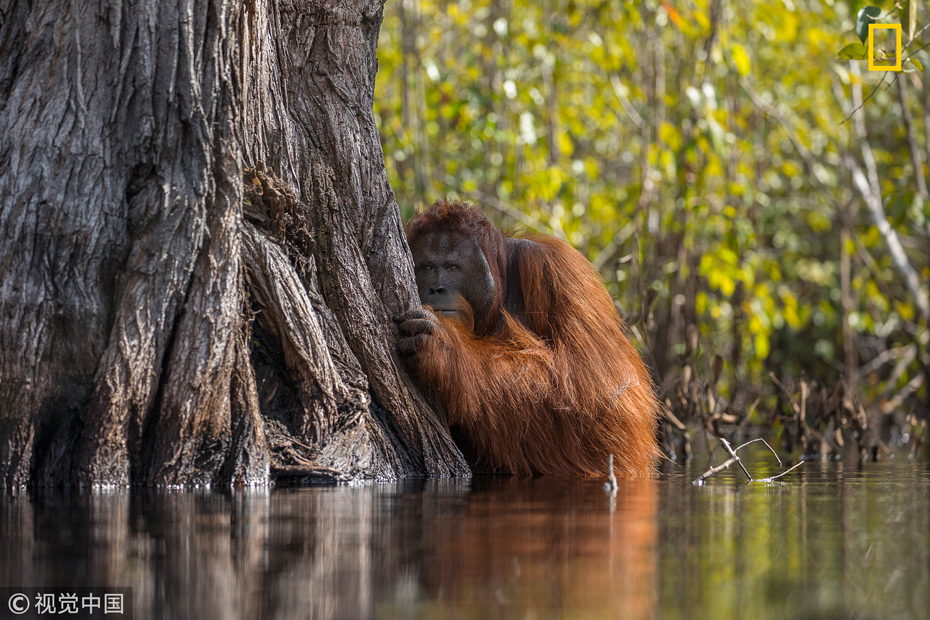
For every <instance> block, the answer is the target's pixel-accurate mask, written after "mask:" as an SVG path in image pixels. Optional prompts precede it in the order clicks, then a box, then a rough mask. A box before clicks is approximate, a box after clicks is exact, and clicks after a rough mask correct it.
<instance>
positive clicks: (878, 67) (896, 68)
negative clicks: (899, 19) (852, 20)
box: [866, 24, 903, 71]
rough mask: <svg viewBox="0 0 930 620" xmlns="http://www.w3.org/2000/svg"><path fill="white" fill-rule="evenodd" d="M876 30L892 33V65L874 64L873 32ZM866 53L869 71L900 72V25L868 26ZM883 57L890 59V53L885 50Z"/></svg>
mask: <svg viewBox="0 0 930 620" xmlns="http://www.w3.org/2000/svg"><path fill="white" fill-rule="evenodd" d="M876 30H893V31H894V64H893V65H878V64H875V31H876ZM866 49H867V51H868V59H869V71H900V70H901V52H902V51H903V50H902V49H901V24H869V43H868V47H867V48H866ZM884 56H885V57H886V58H890V57H891V52H889V51H887V50H885V53H884Z"/></svg>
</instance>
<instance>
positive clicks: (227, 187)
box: [0, 0, 467, 487]
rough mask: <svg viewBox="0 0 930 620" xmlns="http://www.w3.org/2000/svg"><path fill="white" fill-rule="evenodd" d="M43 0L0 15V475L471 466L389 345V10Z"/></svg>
mask: <svg viewBox="0 0 930 620" xmlns="http://www.w3.org/2000/svg"><path fill="white" fill-rule="evenodd" d="M46 4H48V3H46ZM51 4H52V5H58V6H57V7H56V6H46V5H43V6H42V7H39V6H35V7H31V8H30V6H29V5H17V8H16V9H15V11H13V12H11V13H9V14H8V15H6V16H5V19H4V23H3V24H2V25H0V40H2V41H4V42H5V48H6V49H7V50H18V51H17V52H14V53H6V54H4V55H3V56H2V58H0V153H2V154H3V155H2V158H3V162H4V168H5V172H4V174H3V175H2V176H0V239H3V243H2V244H0V479H2V483H0V486H7V487H9V486H18V485H22V484H26V483H28V482H30V481H34V482H38V483H43V484H50V483H57V482H72V483H79V484H93V485H99V484H117V485H122V484H127V483H130V482H149V483H157V484H186V483H192V482H199V483H230V482H236V483H243V484H255V483H263V482H266V481H267V480H268V472H269V466H272V467H284V466H288V465H294V464H295V462H296V463H297V464H298V465H302V466H304V467H305V468H307V469H311V470H312V469H314V468H317V467H323V466H328V467H337V468H338V469H340V470H341V473H340V474H333V475H344V476H352V477H354V476H365V475H380V476H384V475H386V476H394V475H406V474H422V473H462V472H465V471H467V470H466V468H465V465H464V462H463V461H462V460H461V457H460V455H459V454H458V451H457V450H456V448H455V446H454V445H453V444H452V443H451V440H450V439H449V436H448V433H447V432H446V431H445V430H444V428H443V427H442V425H441V424H440V423H439V421H438V420H437V418H436V417H435V415H434V414H433V413H432V412H431V411H430V410H429V408H428V407H427V405H426V404H425V403H424V401H423V399H422V398H421V397H420V396H419V395H418V393H417V392H416V391H415V390H413V389H411V387H410V386H411V384H410V381H409V379H408V377H407V376H406V374H405V373H404V371H403V370H402V365H401V364H399V363H398V361H397V359H396V357H395V355H394V352H393V337H392V331H391V330H392V327H391V325H390V321H389V319H388V317H389V315H390V314H392V313H395V312H398V311H401V310H402V309H404V308H406V307H408V306H410V305H416V304H417V303H418V302H417V299H416V293H415V291H414V290H413V287H412V285H411V283H412V280H413V278H412V270H411V265H410V260H409V253H408V250H407V248H406V246H405V243H404V241H403V235H402V230H401V224H400V221H399V214H398V212H397V207H396V204H395V202H394V199H393V194H392V193H391V190H390V188H389V187H388V184H387V177H386V174H385V171H384V162H383V156H382V154H381V148H380V144H379V141H378V134H377V131H376V128H375V125H374V117H373V114H372V96H373V85H374V76H375V72H376V69H377V63H376V60H375V47H376V44H377V37H378V30H379V27H380V23H381V5H380V3H378V2H371V3H368V2H366V1H365V0H359V1H357V2H345V3H342V4H340V5H338V6H334V5H332V4H329V3H325V4H324V3H322V2H318V1H310V2H304V1H299V0H285V1H284V2H277V3H269V2H266V1H264V0H256V1H254V2H246V3H244V4H241V3H234V2H229V1H228V0H213V1H211V2H193V1H191V0H179V2H178V3H177V4H171V5H165V4H163V3H154V2H152V3H147V4H141V5H140V6H134V7H133V9H132V10H127V11H124V12H119V11H114V10H113V9H112V8H111V7H109V8H101V7H97V6H93V5H85V4H80V3H79V4H77V5H74V4H73V3H69V2H65V0H54V1H52V3H51ZM101 16H103V17H101ZM26 59H28V62H27V60H26ZM250 167H256V170H257V171H256V172H250V171H249V170H248V169H249V168H250ZM275 176H277V177H280V179H281V180H280V181H277V180H275ZM244 200H245V201H247V202H248V204H246V215H247V217H248V219H250V220H252V221H253V222H256V224H257V225H258V226H257V227H253V226H251V225H250V224H248V223H246V221H245V219H244V218H243V201H244ZM282 248H284V249H285V250H286V257H285V252H284V251H282ZM285 258H287V260H285ZM253 313H257V317H258V320H257V321H256V322H255V323H254V324H253V323H252V322H251V320H250V317H251V316H252V314H253ZM253 327H254V329H255V330H261V331H262V333H265V334H271V339H270V341H269V342H270V343H271V345H272V346H271V349H273V350H274V351H276V352H277V353H278V354H280V353H282V352H283V356H282V357H281V359H282V360H283V362H282V364H279V365H278V370H279V372H277V373H276V374H275V373H265V374H264V375H262V377H261V378H262V380H263V383H262V384H259V383H258V381H257V379H256V372H255V368H256V367H259V366H261V364H260V363H259V360H256V355H255V351H256V350H255V343H256V339H255V338H253V335H252V334H253ZM256 334H258V332H256ZM262 351H263V355H264V356H265V357H266V358H268V359H272V358H273V357H274V355H273V354H272V353H269V349H263V350H262ZM259 357H261V356H259ZM250 359H251V360H252V363H250ZM269 365H270V366H274V365H273V364H269ZM288 390H291V391H293V392H294V393H295V394H296V395H297V396H296V398H295V399H293V402H291V403H290V404H289V405H288V406H281V407H278V408H277V410H276V411H275V415H276V416H277V417H275V418H274V419H272V418H271V417H269V411H268V404H269V403H274V402H278V404H280V402H279V401H280V399H278V401H275V398H276V396H275V395H276V394H278V393H279V391H281V392H282V393H283V392H287V391H288ZM260 395H262V401H261V402H260V401H259V396H260ZM259 408H261V411H259ZM272 417H274V416H272ZM288 441H289V442H291V445H292V446H297V448H293V449H290V451H288V450H284V449H281V448H280V446H281V445H283V443H287V442H288ZM295 454H299V456H300V457H301V458H297V459H296V461H295V459H292V458H290V457H287V455H295ZM295 458H296V457H295Z"/></svg>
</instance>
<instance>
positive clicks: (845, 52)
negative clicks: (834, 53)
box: [840, 43, 869, 60]
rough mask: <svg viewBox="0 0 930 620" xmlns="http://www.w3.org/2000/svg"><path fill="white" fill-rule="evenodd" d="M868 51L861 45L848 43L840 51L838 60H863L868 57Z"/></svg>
mask: <svg viewBox="0 0 930 620" xmlns="http://www.w3.org/2000/svg"><path fill="white" fill-rule="evenodd" d="M868 53H869V52H868V50H866V49H865V46H864V45H863V44H862V43H850V44H849V45H847V46H846V47H844V48H843V49H841V50H840V58H845V59H847V60H865V59H866V57H867V56H868Z"/></svg>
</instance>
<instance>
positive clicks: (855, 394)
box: [375, 0, 930, 452]
mask: <svg viewBox="0 0 930 620" xmlns="http://www.w3.org/2000/svg"><path fill="white" fill-rule="evenodd" d="M860 6H861V3H858V2H853V3H851V4H850V3H843V2H833V1H831V0H823V1H821V0H800V1H798V0H795V1H789V2H776V3H772V2H768V1H766V0H758V1H756V0H750V1H748V2H731V1H728V0H687V1H684V2H663V1H653V0H647V1H643V2H604V1H603V0H550V1H547V2H544V3H540V2H531V1H529V0H465V1H462V2H456V3H451V4H449V3H445V2H435V1H434V0H403V1H400V2H396V3H391V4H389V5H387V7H386V18H385V28H384V29H383V31H382V44H381V46H380V49H379V57H380V59H381V67H382V71H383V72H384V75H382V77H381V79H379V81H378V83H377V85H376V100H375V110H376V114H377V116H378V119H379V128H380V130H381V133H382V142H383V144H384V149H385V153H386V155H387V168H388V173H389V177H390V179H391V186H392V187H393V188H394V190H395V192H396V193H397V196H398V201H399V203H400V205H401V209H402V210H407V211H410V210H412V209H413V208H414V207H416V206H417V205H422V204H428V203H430V202H431V201H432V200H434V199H435V198H437V197H441V196H443V195H445V194H447V193H450V192H453V193H457V194H459V195H461V196H463V197H465V198H473V199H475V200H477V201H480V202H482V203H483V204H484V205H486V206H487V207H488V208H490V209H493V210H494V211H495V215H496V217H497V218H498V219H499V220H500V221H501V222H502V223H503V224H504V225H505V226H507V225H517V226H520V227H524V228H528V229H530V230H538V231H540V232H545V233H551V234H555V235H558V236H563V237H564V238H566V239H568V240H569V241H570V242H571V243H572V244H574V245H575V246H577V247H579V248H580V249H582V251H583V252H585V253H586V254H587V256H588V257H589V258H590V259H591V260H592V262H593V263H594V264H595V265H596V266H598V267H599V268H600V270H601V273H602V274H603V275H604V277H605V279H606V280H607V282H608V286H609V287H610V289H611V291H612V293H613V294H614V296H615V298H616V299H618V300H619V302H620V303H621V304H622V306H623V309H624V310H625V314H626V316H627V318H628V319H629V322H630V323H631V324H632V327H633V330H634V334H637V335H638V336H639V339H640V342H641V343H642V344H643V345H644V346H645V350H646V351H647V357H646V359H647V363H649V365H650V366H651V367H652V369H653V371H654V373H655V376H656V380H657V382H658V384H659V386H660V388H661V390H662V396H663V398H664V399H666V400H667V403H668V404H669V406H670V408H671V409H672V410H673V411H674V413H675V414H676V415H677V416H678V417H680V418H681V419H682V420H684V421H686V422H687V421H694V422H700V423H702V424H706V425H707V426H708V427H716V426H717V425H719V424H725V423H744V422H745V423H756V424H763V425H774V426H775V427H776V428H779V429H781V430H783V431H785V432H783V433H782V436H783V438H784V439H785V441H786V445H788V446H791V445H796V442H801V443H804V445H805V449H807V450H809V451H820V450H825V451H827V452H832V451H838V450H839V449H840V448H841V445H840V443H841V442H842V441H843V440H842V435H843V434H842V432H841V431H842V429H844V428H845V429H852V430H862V426H863V425H864V424H868V423H871V425H872V426H873V427H876V428H877V427H880V426H885V427H887V428H888V429H891V430H893V432H894V434H895V436H894V437H892V433H888V432H885V433H883V435H882V439H883V440H884V441H888V440H891V439H901V440H903V439H907V438H909V439H910V440H911V441H912V445H913V446H915V447H916V445H917V444H916V443H913V441H914V437H915V436H916V435H919V434H920V432H919V431H920V428H921V427H922V426H923V425H924V424H925V421H926V418H927V416H928V414H930V406H928V394H930V391H928V388H927V386H928V384H930V381H928V378H930V374H928V372H930V370H928V369H930V352H928V340H930V332H928V329H927V317H926V316H924V313H925V311H924V310H923V308H925V307H926V298H927V282H928V281H930V228H928V224H930V199H928V196H927V195H926V191H925V188H926V186H927V183H926V180H927V178H928V169H927V159H928V155H930V151H928V148H930V147H928V144H930V140H928V136H930V134H928V132H930V86H928V84H930V73H928V71H930V62H928V60H930V56H928V55H927V44H928V43H930V38H928V37H930V30H928V28H927V27H926V26H927V24H928V23H930V13H928V4H927V3H926V2H908V1H905V2H899V3H893V2H886V3H884V4H882V5H881V19H880V21H882V22H883V23H907V24H914V25H915V27H914V28H910V26H909V25H908V26H907V27H906V28H905V29H904V41H903V45H904V48H905V49H904V50H903V53H904V56H905V58H907V59H909V60H908V61H906V62H905V63H904V65H903V67H904V70H905V71H907V72H906V73H903V72H902V73H897V74H895V73H886V72H867V71H866V70H865V69H866V67H865V61H864V60H861V61H852V62H853V64H850V61H849V60H848V59H845V58H840V57H839V52H840V50H842V49H843V48H844V47H845V46H847V45H848V44H850V43H853V42H857V43H858V41H859V40H858V38H857V37H856V32H855V24H856V15H857V12H858V9H859V7H860ZM426 16H428V19H426ZM908 20H910V21H909V22H908ZM401 38H402V39H403V41H404V43H403V45H402V44H401V43H400V39H401ZM882 45H883V46H884V47H885V48H888V49H891V47H889V45H888V43H883V44H882ZM892 47H893V44H892ZM914 61H917V62H914ZM859 65H862V70H861V71H858V69H859ZM873 92H874V94H872V93H873ZM860 93H864V94H860ZM870 94H872V96H871V98H870V99H869V100H868V101H867V102H866V105H865V106H864V107H861V108H859V111H858V112H856V114H853V113H852V111H853V109H855V108H857V107H858V105H857V104H858V101H859V100H860V99H862V100H864V99H866V98H867V97H869V95H870ZM401 110H403V114H402V113H401ZM860 128H864V129H865V132H864V133H863V132H861V131H860V130H859V129H860ZM870 161H871V162H872V163H871V164H870V163H869V162H870ZM410 162H414V163H413V164H411V163H410ZM863 181H864V183H865V185H863ZM875 198H878V200H876V199H875ZM895 240H897V241H898V243H896V242H895ZM770 373H772V374H774V376H775V377H776V378H778V379H779V381H780V384H781V386H783V387H780V386H779V383H776V382H774V381H772V379H771V377H770ZM802 381H803V382H804V384H805V385H807V388H805V389H807V390H808V391H807V400H808V401H809V402H807V406H806V407H802V403H801V400H802V398H801V395H802V387H801V386H802V383H801V382H802ZM783 388H784V389H783ZM860 401H861V403H862V408H861V409H860V407H859V403H860ZM802 410H804V411H805V414H806V415H805V416H803V417H806V421H805V420H801V419H800V418H801V417H802V416H801V415H800V413H801V411H802ZM867 417H868V418H870V419H869V420H866V418H867ZM886 423H887V424H886ZM808 426H809V428H808V429H807V430H811V429H814V428H816V429H817V431H818V432H817V433H816V434H811V433H809V432H807V430H805V428H806V427H808ZM730 428H733V427H730ZM858 436H859V437H863V438H864V437H865V435H864V434H862V433H859V434H858ZM875 442H876V438H874V437H868V438H867V439H863V447H870V446H871V445H874V444H875ZM852 443H855V442H852Z"/></svg>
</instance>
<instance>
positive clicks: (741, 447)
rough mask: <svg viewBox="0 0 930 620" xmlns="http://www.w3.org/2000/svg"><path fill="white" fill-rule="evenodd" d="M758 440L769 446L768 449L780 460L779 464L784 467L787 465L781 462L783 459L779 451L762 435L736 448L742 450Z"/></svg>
mask: <svg viewBox="0 0 930 620" xmlns="http://www.w3.org/2000/svg"><path fill="white" fill-rule="evenodd" d="M757 441H761V442H762V443H764V444H765V447H766V448H768V449H769V450H770V451H771V452H772V455H773V456H774V457H775V460H776V461H778V464H779V465H781V466H782V467H784V466H785V465H784V463H782V462H781V459H780V458H778V453H777V452H775V450H774V449H772V446H770V445H769V442H767V441H766V440H764V439H762V438H761V437H757V438H755V439H750V440H749V441H747V442H746V443H744V444H742V445H741V446H739V447H738V448H736V449H737V450H742V449H743V448H745V447H746V446H748V445H749V444H751V443H756V442H757Z"/></svg>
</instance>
